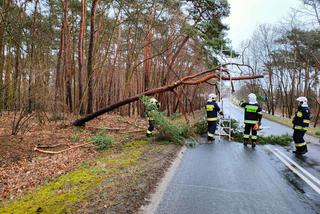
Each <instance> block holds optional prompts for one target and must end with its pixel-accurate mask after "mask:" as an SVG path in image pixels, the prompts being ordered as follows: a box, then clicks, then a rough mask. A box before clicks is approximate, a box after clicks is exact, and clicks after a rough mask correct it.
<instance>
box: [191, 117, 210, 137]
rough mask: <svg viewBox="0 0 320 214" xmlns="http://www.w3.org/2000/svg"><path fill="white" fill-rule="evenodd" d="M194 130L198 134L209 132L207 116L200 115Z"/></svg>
mask: <svg viewBox="0 0 320 214" xmlns="http://www.w3.org/2000/svg"><path fill="white" fill-rule="evenodd" d="M193 127H194V132H195V133H196V134H199V135H202V134H205V133H207V131H208V125H207V120H206V118H205V117H201V116H200V117H199V120H197V122H196V123H195V124H194V126H193Z"/></svg>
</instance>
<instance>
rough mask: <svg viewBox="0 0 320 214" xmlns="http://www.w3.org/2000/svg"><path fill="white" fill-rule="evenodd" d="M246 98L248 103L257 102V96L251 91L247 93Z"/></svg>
mask: <svg viewBox="0 0 320 214" xmlns="http://www.w3.org/2000/svg"><path fill="white" fill-rule="evenodd" d="M248 100H249V103H250V104H256V103H258V102H257V96H256V95H255V94H254V93H251V94H249V95H248Z"/></svg>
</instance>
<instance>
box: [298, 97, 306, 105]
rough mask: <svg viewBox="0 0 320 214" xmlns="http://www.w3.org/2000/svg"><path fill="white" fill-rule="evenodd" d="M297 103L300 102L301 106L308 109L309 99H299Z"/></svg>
mask: <svg viewBox="0 0 320 214" xmlns="http://www.w3.org/2000/svg"><path fill="white" fill-rule="evenodd" d="M297 101H298V102H299V105H301V106H304V107H308V99H307V98H306V97H298V98H297Z"/></svg>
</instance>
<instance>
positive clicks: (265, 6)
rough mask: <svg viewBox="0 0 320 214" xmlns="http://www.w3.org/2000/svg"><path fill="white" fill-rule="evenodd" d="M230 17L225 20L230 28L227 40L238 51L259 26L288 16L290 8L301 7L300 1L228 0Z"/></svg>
mask: <svg viewBox="0 0 320 214" xmlns="http://www.w3.org/2000/svg"><path fill="white" fill-rule="evenodd" d="M228 2H229V4H230V6H231V14H230V17H228V18H227V19H225V23H227V24H228V25H229V27H230V30H229V32H228V38H230V39H231V40H232V45H233V47H234V48H235V49H238V48H239V46H240V44H241V42H242V41H243V40H246V39H249V38H250V37H251V35H252V33H253V31H254V30H255V28H256V27H257V25H259V24H264V23H276V22H278V21H281V19H283V18H285V17H286V16H288V14H289V13H290V10H291V8H297V7H298V6H301V5H302V4H301V0H228Z"/></svg>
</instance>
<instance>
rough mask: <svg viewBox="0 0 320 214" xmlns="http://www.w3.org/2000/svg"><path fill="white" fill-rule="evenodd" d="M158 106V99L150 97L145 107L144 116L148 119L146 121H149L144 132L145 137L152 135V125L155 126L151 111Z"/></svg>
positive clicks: (155, 109)
mask: <svg viewBox="0 0 320 214" xmlns="http://www.w3.org/2000/svg"><path fill="white" fill-rule="evenodd" d="M159 108H160V103H159V102H158V100H157V99H156V98H154V97H153V98H151V99H150V100H149V103H148V105H147V107H146V113H145V114H146V117H147V119H148V123H149V126H148V129H147V133H146V136H147V137H151V136H152V132H153V130H154V126H155V122H154V118H152V114H151V112H152V111H157V110H159Z"/></svg>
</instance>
